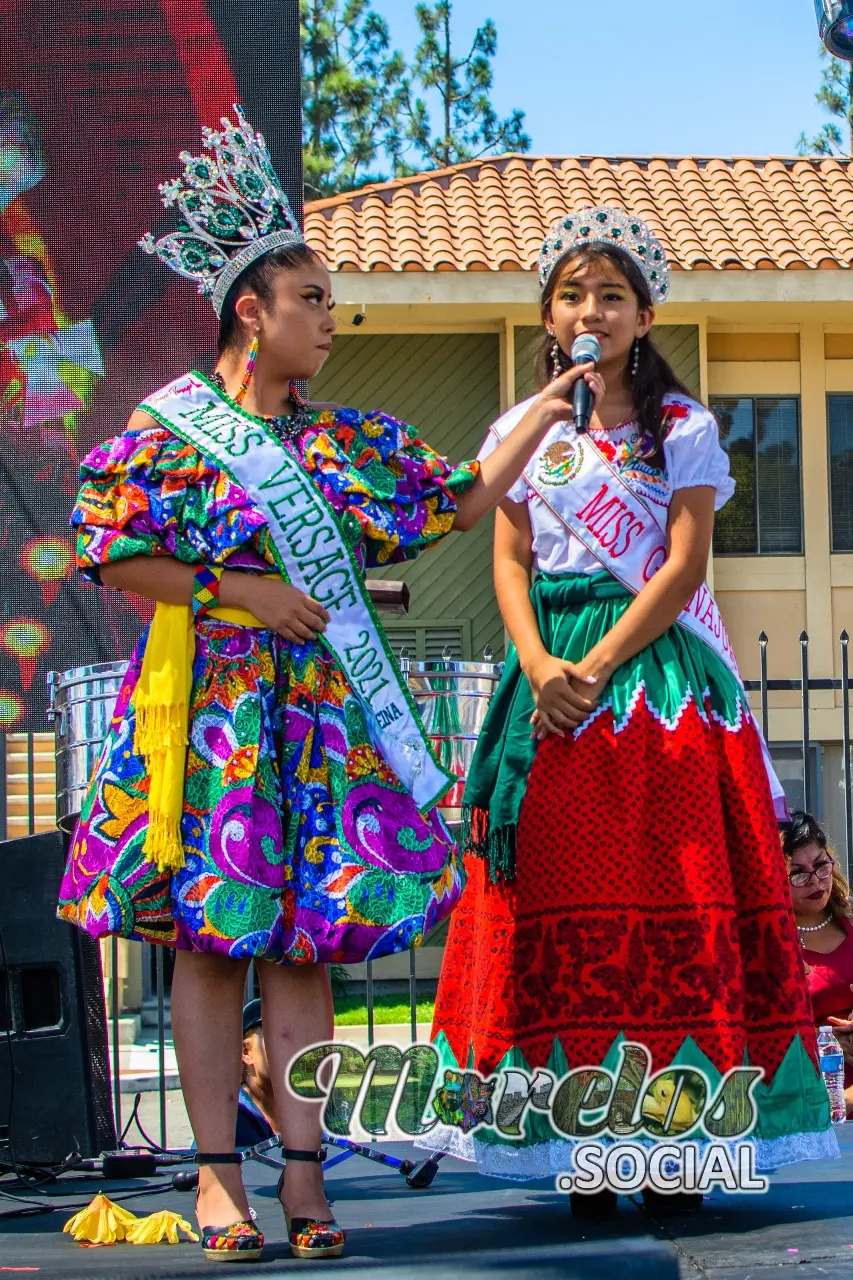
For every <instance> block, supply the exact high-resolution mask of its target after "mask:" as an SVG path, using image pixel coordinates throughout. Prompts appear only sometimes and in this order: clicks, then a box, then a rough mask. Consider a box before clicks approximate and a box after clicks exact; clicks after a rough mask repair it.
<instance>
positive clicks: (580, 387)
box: [572, 360, 595, 436]
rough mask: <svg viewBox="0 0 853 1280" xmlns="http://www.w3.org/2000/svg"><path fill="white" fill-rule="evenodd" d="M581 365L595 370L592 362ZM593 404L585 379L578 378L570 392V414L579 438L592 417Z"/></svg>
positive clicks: (584, 362) (588, 361)
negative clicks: (573, 419)
mask: <svg viewBox="0 0 853 1280" xmlns="http://www.w3.org/2000/svg"><path fill="white" fill-rule="evenodd" d="M582 363H583V364H588V365H589V367H590V369H594V368H595V362H594V361H592V360H584V361H583V362H582ZM593 404H594V400H593V394H592V391H591V390H590V387H589V384H588V383H587V380H586V378H578V380H577V382H576V383H575V385H574V389H573V391H572V412H573V413H574V418H575V424H574V425H575V431H576V432H577V433H578V435H579V436H582V435H585V434H586V431H587V428H588V427H589V420H590V418H591V417H592V409H593Z"/></svg>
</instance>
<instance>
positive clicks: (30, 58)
mask: <svg viewBox="0 0 853 1280" xmlns="http://www.w3.org/2000/svg"><path fill="white" fill-rule="evenodd" d="M297 41H298V0H275V2H272V0H159V3H158V0H111V2H110V3H104V4H95V3H92V2H91V0H62V2H57V0H0V503H2V510H1V511H0V551H1V552H2V554H0V731H3V730H7V731H8V730H21V729H34V730H42V729H46V728H47V727H48V724H47V721H46V718H45V709H46V688H45V675H46V673H47V671H49V670H51V669H52V670H59V671H64V670H66V669H68V668H70V667H74V666H78V665H88V664H90V663H94V662H107V661H114V660H117V659H121V658H126V657H127V656H128V653H129V650H130V647H131V645H132V643H133V641H134V639H135V638H136V636H137V635H138V634H139V630H140V627H141V626H142V625H143V622H144V620H145V618H146V607H147V606H145V604H144V603H143V602H141V601H136V602H134V600H133V599H132V598H130V597H123V596H122V595H121V594H120V593H118V592H115V591H102V590H99V589H98V588H97V587H94V586H92V587H90V586H87V585H81V583H80V582H79V580H77V579H75V576H74V574H73V570H72V555H73V539H72V535H71V531H70V529H69V526H68V517H69V514H70V511H71V507H72V505H73V501H74V495H75V493H76V488H77V467H78V464H79V461H80V459H81V458H82V457H83V456H84V455H85V453H86V452H87V450H88V449H89V448H91V446H92V445H93V444H95V443H97V442H98V441H101V440H103V439H106V438H107V437H109V436H111V435H114V434H115V433H116V432H118V431H120V430H121V429H122V427H123V425H124V424H125V422H126V421H127V418H128V416H129V414H130V412H131V411H132V410H133V408H134V407H135V405H136V404H137V403H138V402H139V401H140V400H141V399H142V398H143V397H144V396H145V395H146V394H147V393H149V392H150V391H152V390H154V389H155V388H156V387H158V386H160V385H161V384H163V383H164V382H167V381H168V380H169V379H170V378H172V377H174V376H176V375H177V374H179V373H181V372H182V371H183V370H184V369H186V368H188V367H192V366H200V367H201V368H209V367H210V365H211V362H212V358H213V353H214V343H215V317H214V315H213V311H212V308H211V307H210V304H209V303H208V302H206V301H204V300H202V299H200V298H198V296H197V295H196V293H195V289H194V286H193V285H192V283H191V282H189V281H182V280H179V279H178V278H177V277H174V276H172V275H171V274H170V273H169V272H167V271H166V270H165V268H163V267H162V266H161V265H160V263H159V262H157V261H156V259H154V258H151V257H148V256H147V255H146V254H144V253H142V252H141V251H140V250H139V249H138V248H137V247H136V241H137V240H138V239H139V237H140V235H142V234H143V233H144V232H145V231H148V230H152V231H153V232H154V233H155V235H156V234H158V233H160V234H162V232H163V231H165V230H166V229H167V228H168V227H171V226H172V225H174V220H173V217H172V215H171V214H170V213H167V212H166V211H164V210H163V209H162V206H161V205H160V202H159V195H158V192H157V186H158V183H160V182H161V181H165V180H166V179H168V178H171V177H173V176H176V174H177V173H178V171H179V169H180V164H179V161H178V153H179V152H180V151H181V150H182V149H187V150H189V151H192V152H193V153H194V154H195V153H196V152H197V149H198V147H199V140H200V128H201V125H202V124H209V125H212V126H216V125H217V123H218V121H219V117H220V116H221V115H222V114H223V113H224V112H227V111H230V108H231V105H232V103H234V102H241V103H242V104H243V105H244V107H245V108H246V111H247V113H248V115H249V118H250V120H251V121H252V123H253V124H254V125H255V126H256V127H257V128H258V129H260V130H261V131H262V132H263V133H264V134H265V136H266V138H267V141H268V143H269V145H270V149H271V151H272V154H273V159H274V161H275V162H276V164H277V167H278V168H279V172H280V173H281V174H282V176H283V178H284V180H285V186H286V187H287V188H288V194H289V195H290V196H291V200H292V201H293V202H294V207H295V208H299V207H301V174H300V171H299V163H300V162H299V133H300V116H299V83H298V66H299V60H298V43H297Z"/></svg>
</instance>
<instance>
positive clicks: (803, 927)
mask: <svg viewBox="0 0 853 1280" xmlns="http://www.w3.org/2000/svg"><path fill="white" fill-rule="evenodd" d="M828 924H832V916H827V917H826V919H825V920H821V922H820V924H798V925H797V932H798V933H817V931H818V929H825V928H826V926H827V925H828Z"/></svg>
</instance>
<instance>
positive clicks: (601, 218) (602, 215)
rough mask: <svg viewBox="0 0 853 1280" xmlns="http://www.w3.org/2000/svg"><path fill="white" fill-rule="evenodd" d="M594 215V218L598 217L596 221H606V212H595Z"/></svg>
mask: <svg viewBox="0 0 853 1280" xmlns="http://www.w3.org/2000/svg"><path fill="white" fill-rule="evenodd" d="M595 216H596V218H598V221H599V222H606V221H607V214H606V213H597V214H596V215H595Z"/></svg>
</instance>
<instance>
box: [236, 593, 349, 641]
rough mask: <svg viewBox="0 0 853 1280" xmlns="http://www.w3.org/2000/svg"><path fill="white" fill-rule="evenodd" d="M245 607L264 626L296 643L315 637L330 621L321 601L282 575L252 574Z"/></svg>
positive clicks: (314, 638)
mask: <svg viewBox="0 0 853 1280" xmlns="http://www.w3.org/2000/svg"><path fill="white" fill-rule="evenodd" d="M246 606H247V608H249V609H251V611H252V613H253V614H254V615H255V617H256V618H257V619H258V621H259V622H262V623H263V624H264V626H265V627H269V628H270V630H271V631H276V632H277V633H278V634H279V635H280V636H283V637H284V639H285V640H290V641H292V642H293V643H294V644H306V643H307V642H309V641H311V640H316V639H317V637H318V636H321V635H322V634H323V632H324V631H325V630H326V626H327V624H328V623H329V622H330V621H331V617H330V615H329V613H328V612H327V611H326V610H325V609H324V608H323V606H322V605H321V604H319V603H318V602H317V601H316V600H312V599H311V597H310V596H307V595H306V594H305V592H304V591H300V590H299V589H298V588H297V587H292V586H290V584H289V583H287V582H283V581H282V580H281V579H280V578H256V577H253V578H252V579H251V582H250V584H249V585H248V587H247V600H246Z"/></svg>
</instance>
